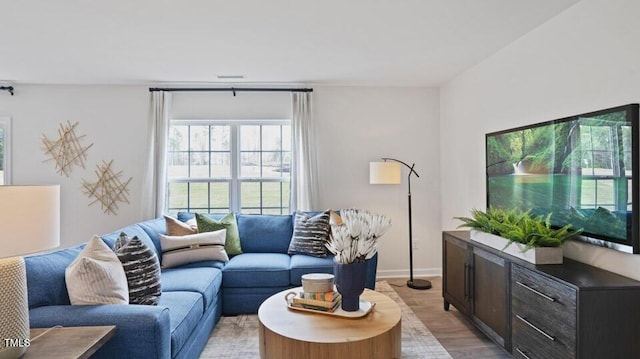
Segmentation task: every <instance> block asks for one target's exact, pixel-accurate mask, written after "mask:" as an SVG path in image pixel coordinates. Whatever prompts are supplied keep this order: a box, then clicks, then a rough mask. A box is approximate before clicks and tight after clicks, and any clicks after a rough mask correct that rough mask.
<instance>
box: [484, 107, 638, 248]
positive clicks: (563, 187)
mask: <svg viewBox="0 0 640 359" xmlns="http://www.w3.org/2000/svg"><path fill="white" fill-rule="evenodd" d="M639 126H640V123H639V118H638V104H631V105H626V106H620V107H615V108H610V109H606V110H601V111H597V112H592V113H586V114H582V115H577V116H571V117H567V118H563V119H558V120H553V121H547V122H542V123H538V124H534V125H530V126H525V127H519V128H514V129H510V130H505V131H499V132H493V133H489V134H487V135H486V159H487V168H486V174H487V206H488V207H494V208H503V209H519V210H522V211H528V210H530V211H531V213H532V214H533V215H545V216H546V215H547V214H549V213H552V215H551V222H552V225H554V226H557V227H561V226H564V225H566V224H571V225H572V228H573V229H579V228H582V229H583V234H582V237H584V238H583V239H585V240H587V241H591V242H599V244H602V245H605V246H609V247H614V248H617V249H621V250H625V251H632V252H633V253H640V245H639V240H638V238H639V233H638V232H639V230H640V228H639V227H638V225H639V223H638V214H639V213H640V212H639V210H640V207H639V205H640V203H639V197H638V194H639V188H638V186H639V178H638V175H639V172H638V171H639V170H640V168H639V167H638V164H639V160H640V159H639V156H638V148H639V147H638V146H640V142H639V139H638V130H639V129H638V127H639ZM594 239H595V240H594Z"/></svg>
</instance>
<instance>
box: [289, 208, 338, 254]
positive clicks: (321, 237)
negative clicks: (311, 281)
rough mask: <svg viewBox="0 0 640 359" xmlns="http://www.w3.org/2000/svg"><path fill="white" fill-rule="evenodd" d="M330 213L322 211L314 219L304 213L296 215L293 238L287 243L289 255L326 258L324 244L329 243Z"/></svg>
mask: <svg viewBox="0 0 640 359" xmlns="http://www.w3.org/2000/svg"><path fill="white" fill-rule="evenodd" d="M329 212H330V211H328V210H327V211H324V212H322V213H320V214H318V215H316V216H314V217H311V216H309V215H307V214H305V213H300V212H297V213H296V220H295V223H294V226H293V237H291V243H289V250H288V251H287V253H289V254H306V255H309V256H313V257H319V258H324V257H326V256H327V247H325V243H327V241H329V235H330V233H331V226H330V225H329V218H330V215H329Z"/></svg>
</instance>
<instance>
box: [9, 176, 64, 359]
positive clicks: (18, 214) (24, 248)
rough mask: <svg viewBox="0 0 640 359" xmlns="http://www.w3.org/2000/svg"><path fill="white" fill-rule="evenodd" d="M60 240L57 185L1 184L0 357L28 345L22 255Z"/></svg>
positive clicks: (15, 355)
mask: <svg viewBox="0 0 640 359" xmlns="http://www.w3.org/2000/svg"><path fill="white" fill-rule="evenodd" d="M59 243H60V186H58V185H54V186H0V288H2V289H1V290H0V339H1V340H0V359H14V358H19V357H20V356H22V355H23V354H24V352H25V351H26V350H27V347H28V346H29V307H28V301H27V273H26V268H25V263H24V259H23V258H22V257H20V255H22V254H28V253H34V252H40V251H44V250H47V249H51V248H54V247H56V246H58V245H59Z"/></svg>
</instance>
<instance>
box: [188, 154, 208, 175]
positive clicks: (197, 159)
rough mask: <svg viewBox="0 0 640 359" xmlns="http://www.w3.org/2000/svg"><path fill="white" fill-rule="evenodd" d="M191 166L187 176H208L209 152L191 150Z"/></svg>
mask: <svg viewBox="0 0 640 359" xmlns="http://www.w3.org/2000/svg"><path fill="white" fill-rule="evenodd" d="M190 163H191V168H190V171H191V173H189V177H195V178H203V177H205V178H208V177H209V153H208V152H191V158H190Z"/></svg>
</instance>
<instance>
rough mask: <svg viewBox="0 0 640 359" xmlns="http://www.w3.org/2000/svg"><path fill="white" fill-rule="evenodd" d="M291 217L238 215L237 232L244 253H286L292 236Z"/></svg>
mask: <svg viewBox="0 0 640 359" xmlns="http://www.w3.org/2000/svg"><path fill="white" fill-rule="evenodd" d="M292 218H293V217H292V216H291V215H261V214H239V215H238V217H237V219H238V232H239V233H240V242H241V243H242V251H243V252H244V253H287V250H288V249H289V242H291V236H292V235H293V219H292Z"/></svg>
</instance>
